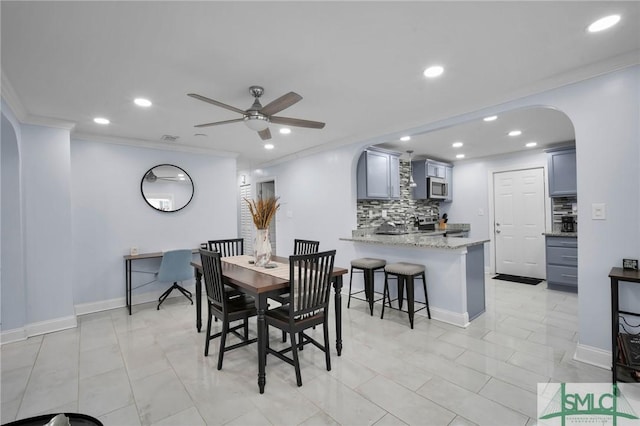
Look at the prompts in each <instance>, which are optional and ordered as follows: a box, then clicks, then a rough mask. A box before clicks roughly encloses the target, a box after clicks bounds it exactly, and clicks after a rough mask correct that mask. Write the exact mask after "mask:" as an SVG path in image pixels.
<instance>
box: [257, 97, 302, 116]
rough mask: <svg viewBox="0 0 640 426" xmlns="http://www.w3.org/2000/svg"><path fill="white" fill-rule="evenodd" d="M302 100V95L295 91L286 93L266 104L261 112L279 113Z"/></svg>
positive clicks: (267, 113)
mask: <svg viewBox="0 0 640 426" xmlns="http://www.w3.org/2000/svg"><path fill="white" fill-rule="evenodd" d="M300 100H302V96H300V95H298V94H297V93H295V92H289V93H287V94H286V95H282V96H280V97H279V98H278V99H276V100H274V101H271V102H269V103H268V104H266V105H265V106H264V107H262V109H261V110H260V112H261V113H262V114H264V115H271V114H277V113H279V112H280V111H282V110H283V109H285V108H289V107H290V106H291V105H293V104H295V103H296V102H299V101H300Z"/></svg>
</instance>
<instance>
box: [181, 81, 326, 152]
mask: <svg viewBox="0 0 640 426" xmlns="http://www.w3.org/2000/svg"><path fill="white" fill-rule="evenodd" d="M249 93H251V96H253V97H254V98H255V100H254V101H253V105H251V108H249V109H247V110H246V111H243V110H241V109H239V108H236V107H233V106H231V105H227V104H224V103H222V102H219V101H216V100H214V99H210V98H207V97H205V96H202V95H198V94H196V93H189V94H188V96H191V97H192V98H195V99H198V100H200V101H203V102H207V103H210V104H212V105H216V106H219V107H221V108H224V109H228V110H230V111H233V112H237V113H239V114H242V118H236V119H232V120H225V121H215V122H213V123H204V124H197V125H196V126H195V127H209V126H217V125H220V124H228V123H236V122H239V121H244V123H245V125H246V126H247V127H248V128H250V129H251V130H255V131H257V132H258V135H259V136H260V138H261V139H262V140H267V139H271V132H270V131H269V123H274V124H282V125H286V126H295V127H306V128H309V129H322V128H324V125H325V123H321V122H319V121H311V120H302V119H299V118H289V117H279V116H276V115H274V114H277V113H279V112H280V111H282V110H284V109H286V108H289V107H290V106H291V105H293V104H295V103H297V102H299V101H300V100H302V96H300V95H298V94H297V93H295V92H289V93H287V94H285V95H282V96H280V97H279V98H278V99H276V100H274V101H271V102H270V103H268V104H267V105H265V106H264V107H263V106H262V104H260V97H261V96H262V94H263V93H264V89H263V88H262V87H260V86H251V87H250V88H249Z"/></svg>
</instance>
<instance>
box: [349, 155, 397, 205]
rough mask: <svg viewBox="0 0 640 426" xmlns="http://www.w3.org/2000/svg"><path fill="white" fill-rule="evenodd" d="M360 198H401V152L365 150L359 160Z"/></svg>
mask: <svg viewBox="0 0 640 426" xmlns="http://www.w3.org/2000/svg"><path fill="white" fill-rule="evenodd" d="M357 180H358V199H359V200H388V199H400V154H398V153H395V152H391V151H383V150H377V149H367V150H365V151H364V152H363V153H362V155H361V156H360V159H359V160H358V176H357Z"/></svg>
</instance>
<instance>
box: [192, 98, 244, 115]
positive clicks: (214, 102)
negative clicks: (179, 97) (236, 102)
mask: <svg viewBox="0 0 640 426" xmlns="http://www.w3.org/2000/svg"><path fill="white" fill-rule="evenodd" d="M187 96H191V97H192V98H195V99H198V100H200V101H203V102H208V103H210V104H213V105H216V106H219V107H221V108H225V109H228V110H230V111H234V112H237V113H239V114H242V115H244V114H245V111H243V110H241V109H239V108H236V107H233V106H231V105H227V104H223V103H222V102H218V101H214V100H213V99H209V98H207V97H205V96H202V95H198V94H196V93H188V94H187Z"/></svg>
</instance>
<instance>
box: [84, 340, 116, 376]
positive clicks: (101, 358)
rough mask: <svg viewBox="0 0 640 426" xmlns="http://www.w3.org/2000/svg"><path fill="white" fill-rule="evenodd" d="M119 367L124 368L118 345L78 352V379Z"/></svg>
mask: <svg viewBox="0 0 640 426" xmlns="http://www.w3.org/2000/svg"><path fill="white" fill-rule="evenodd" d="M120 368H124V360H123V359H122V354H121V353H120V347H119V346H118V345H113V346H107V347H100V348H95V349H90V350H86V351H82V352H80V379H84V378H87V377H91V376H96V375H98V374H102V373H106V372H107V371H111V370H117V369H120Z"/></svg>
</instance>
